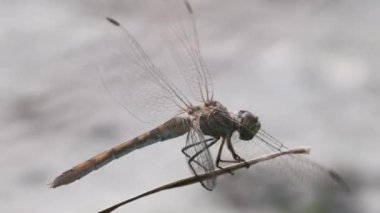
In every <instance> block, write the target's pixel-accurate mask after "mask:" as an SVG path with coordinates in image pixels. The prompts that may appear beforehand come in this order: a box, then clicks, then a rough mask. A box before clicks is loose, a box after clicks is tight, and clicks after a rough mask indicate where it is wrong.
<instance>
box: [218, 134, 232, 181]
mask: <svg viewBox="0 0 380 213" xmlns="http://www.w3.org/2000/svg"><path fill="white" fill-rule="evenodd" d="M225 142H226V138H223V139H222V143H221V144H220V146H219V150H218V155H217V156H216V161H215V164H216V167H218V168H219V169H221V170H225V169H224V168H223V167H222V166H220V162H226V161H225V160H222V159H221V155H222V151H223V146H224V144H225ZM228 173H230V174H231V175H233V174H234V173H233V172H231V171H228Z"/></svg>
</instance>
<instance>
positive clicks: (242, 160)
mask: <svg viewBox="0 0 380 213" xmlns="http://www.w3.org/2000/svg"><path fill="white" fill-rule="evenodd" d="M227 148H228V150H230V152H231V154H232V157H233V158H234V160H235V161H236V162H244V163H245V166H246V167H247V168H249V164H248V163H247V162H246V161H245V160H244V159H243V158H241V157H240V156H239V155H238V154H237V153H236V152H235V149H234V147H233V146H232V143H231V137H227Z"/></svg>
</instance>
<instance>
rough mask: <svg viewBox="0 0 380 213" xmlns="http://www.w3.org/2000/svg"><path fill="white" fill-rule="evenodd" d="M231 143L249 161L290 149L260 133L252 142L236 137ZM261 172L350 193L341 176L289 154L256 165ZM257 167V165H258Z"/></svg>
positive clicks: (234, 135)
mask: <svg viewBox="0 0 380 213" xmlns="http://www.w3.org/2000/svg"><path fill="white" fill-rule="evenodd" d="M232 142H233V145H234V148H235V151H236V152H237V153H238V154H239V155H240V156H241V157H243V158H245V159H246V160H248V159H253V158H256V157H259V156H262V155H265V154H269V153H273V152H280V151H285V150H288V148H287V147H286V146H285V145H284V144H282V143H281V142H280V141H278V140H277V139H275V138H274V137H272V136H271V135H269V134H268V133H266V132H265V131H263V130H260V131H259V132H258V133H257V134H256V136H255V137H254V138H253V139H252V140H250V141H243V140H240V139H239V134H238V133H237V132H235V133H234V134H233V138H232ZM257 167H258V169H259V170H265V171H266V172H269V173H270V174H273V173H274V174H275V176H276V177H278V176H281V177H287V179H288V180H289V181H295V183H299V182H301V183H303V184H302V185H304V186H310V187H313V188H317V187H325V188H330V187H335V188H336V187H338V188H341V189H344V190H346V191H348V190H349V188H348V186H347V184H346V183H345V182H344V181H343V180H342V178H341V177H339V175H338V174H337V173H335V172H333V171H331V170H328V169H326V168H324V167H323V166H321V165H319V164H317V163H315V162H313V161H312V160H310V159H308V158H307V157H304V156H298V155H297V156H294V155H287V156H283V157H279V158H277V159H273V160H271V161H267V162H264V163H263V164H260V165H257ZM255 168H256V166H255Z"/></svg>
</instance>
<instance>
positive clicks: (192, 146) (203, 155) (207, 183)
mask: <svg viewBox="0 0 380 213" xmlns="http://www.w3.org/2000/svg"><path fill="white" fill-rule="evenodd" d="M208 141H210V139H205V137H204V135H203V133H202V131H201V130H200V128H197V127H195V128H192V129H191V130H190V132H189V133H188V135H187V138H186V146H185V148H184V149H183V150H184V151H183V152H184V154H185V155H186V158H187V160H188V163H189V166H190V169H191V171H192V172H193V173H194V174H195V175H201V174H204V173H207V172H210V171H213V170H214V169H215V165H214V160H213V158H212V157H211V153H210V151H209V149H208V146H207V145H208V144H207V142H208ZM201 184H202V186H203V187H204V188H206V189H207V190H210V191H211V190H212V189H213V188H214V186H215V177H213V178H210V179H206V180H202V181H201Z"/></svg>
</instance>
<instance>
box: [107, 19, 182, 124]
mask: <svg viewBox="0 0 380 213" xmlns="http://www.w3.org/2000/svg"><path fill="white" fill-rule="evenodd" d="M107 20H108V21H109V22H110V23H111V24H112V25H113V26H115V27H116V28H115V27H113V26H111V25H110V26H111V27H113V28H112V29H109V30H108V31H107V38H105V39H104V45H103V48H102V53H103V54H104V55H105V58H104V60H102V61H105V62H106V63H102V65H101V66H100V70H101V76H102V80H103V82H104V85H105V87H106V89H107V90H108V91H109V92H110V93H111V95H112V96H113V97H114V98H115V99H116V100H117V101H118V102H119V103H120V104H121V105H122V106H123V107H124V108H126V109H127V110H128V111H129V112H130V113H131V114H133V115H134V116H135V117H136V118H138V119H139V120H142V121H144V122H150V121H152V119H154V120H156V119H158V118H167V117H168V116H172V115H173V114H174V113H176V112H177V113H178V109H179V108H185V107H186V106H187V104H189V103H188V101H187V100H186V98H184V96H183V95H182V94H181V92H180V91H179V90H178V89H177V88H176V87H175V86H174V84H172V83H171V82H170V81H169V79H168V78H167V77H165V76H164V74H163V73H162V72H160V70H159V69H158V68H157V67H156V66H155V65H154V64H153V63H152V61H151V60H150V59H149V57H148V55H147V54H146V53H145V52H144V50H143V49H142V47H141V46H140V44H139V43H138V42H137V41H136V40H135V38H134V37H133V36H132V35H131V33H130V32H128V30H127V29H126V28H125V27H123V26H122V25H121V24H120V23H118V22H117V21H116V20H114V19H111V18H107ZM176 110H177V111H176Z"/></svg>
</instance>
